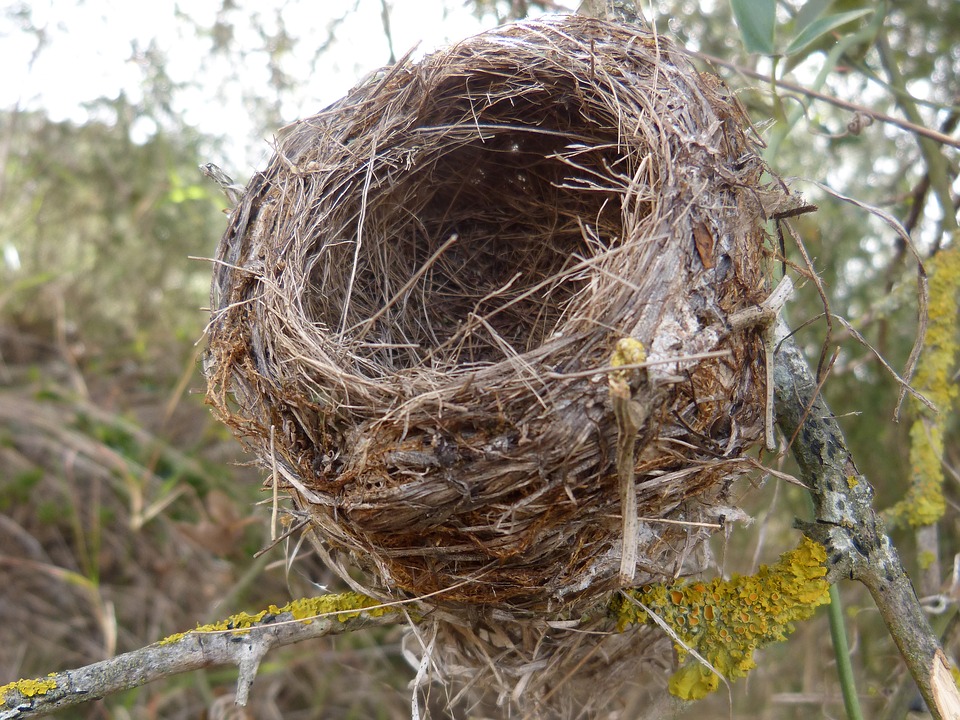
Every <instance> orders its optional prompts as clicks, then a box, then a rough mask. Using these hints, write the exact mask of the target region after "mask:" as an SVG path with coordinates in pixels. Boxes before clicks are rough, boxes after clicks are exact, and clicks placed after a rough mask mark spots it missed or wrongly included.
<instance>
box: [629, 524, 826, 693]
mask: <svg viewBox="0 0 960 720" xmlns="http://www.w3.org/2000/svg"><path fill="white" fill-rule="evenodd" d="M826 559H827V556H826V553H825V552H824V549H823V547H822V546H821V545H818V544H817V543H816V542H814V541H812V540H810V539H809V538H804V539H803V540H802V541H801V543H800V545H799V546H798V547H797V548H796V549H794V550H791V551H789V552H786V553H784V554H783V555H781V556H780V560H779V562H777V563H776V564H775V565H771V566H767V565H762V566H761V567H760V569H759V570H758V571H757V573H756V574H755V575H747V576H741V575H735V576H734V577H732V578H730V579H729V580H724V579H723V578H716V579H714V580H710V581H708V582H697V581H688V580H678V581H677V582H674V583H669V584H667V583H657V584H655V585H649V586H647V587H643V588H639V589H637V590H627V591H624V592H623V593H622V594H621V595H620V596H619V597H618V598H617V599H615V600H614V602H613V604H612V606H611V610H612V611H613V613H614V616H615V617H616V618H617V621H618V625H619V626H620V629H623V628H624V627H625V626H626V625H628V624H630V623H645V622H649V621H650V617H649V613H654V614H656V615H657V617H658V618H659V619H660V620H662V621H663V622H665V623H666V624H667V625H668V626H669V627H670V628H671V629H672V630H673V632H674V633H675V634H676V638H677V639H678V640H679V642H678V644H677V653H678V655H679V656H680V660H681V661H683V660H684V658H686V656H687V655H688V654H691V651H692V652H693V653H696V654H697V655H698V656H699V658H703V659H705V660H706V661H707V662H709V663H710V666H711V667H708V666H706V665H705V664H704V663H703V662H701V661H700V659H699V658H694V659H690V660H689V661H688V662H687V663H686V664H685V665H683V666H682V667H681V668H680V669H679V670H678V671H677V672H676V673H674V674H673V677H671V678H670V692H671V693H673V694H674V695H676V696H677V697H680V698H682V699H684V700H699V699H700V698H703V697H705V696H706V695H707V694H708V693H711V692H713V691H714V690H716V689H717V688H718V687H719V684H720V677H719V676H718V675H717V672H719V673H721V674H722V675H723V676H724V677H725V678H727V679H729V680H733V679H736V678H741V677H745V676H746V675H747V673H748V672H749V671H750V670H751V669H753V668H754V667H755V666H756V662H755V661H754V659H753V653H754V651H755V650H757V649H758V648H760V647H763V646H764V645H768V644H769V643H772V642H779V641H782V640H785V639H786V636H787V635H788V634H789V633H791V632H792V631H793V623H794V622H797V621H800V620H806V619H807V618H809V617H810V616H811V615H812V614H813V612H814V610H815V609H816V608H817V607H818V606H819V605H823V604H824V603H826V602H829V585H828V584H827V582H826V580H824V576H825V575H826V574H827V570H826V567H825V564H824V563H825V561H826ZM715 671H716V672H715Z"/></svg>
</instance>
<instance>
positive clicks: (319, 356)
mask: <svg viewBox="0 0 960 720" xmlns="http://www.w3.org/2000/svg"><path fill="white" fill-rule="evenodd" d="M746 125H747V122H746V118H745V117H744V116H743V114H742V111H741V109H740V106H739V105H738V104H737V103H736V101H735V100H734V99H731V97H730V96H729V94H728V93H727V92H726V90H725V88H724V87H723V86H722V84H721V83H720V82H719V81H718V80H717V79H716V78H714V77H713V76H708V75H703V74H700V73H698V72H697V71H696V70H695V69H694V68H693V67H692V66H691V65H690V63H689V62H688V61H687V59H686V57H685V56H684V55H682V54H681V53H680V52H679V51H677V50H676V49H675V48H674V47H673V45H672V44H671V43H670V42H668V41H667V40H665V39H664V38H661V37H658V36H656V35H654V34H651V33H650V32H648V31H646V30H643V29H641V28H635V27H624V26H618V25H614V24H609V23H605V22H601V21H597V20H591V19H587V18H582V17H564V18H550V19H546V20H541V21H529V22H524V23H520V24H515V25H509V26H505V27H501V28H498V29H496V30H493V31H491V32H487V33H484V34H481V35H478V36H476V37H473V38H470V39H468V40H465V41H463V42H461V43H459V44H457V45H455V46H453V47H451V48H449V49H447V50H443V51H440V52H438V53H436V54H433V55H430V56H428V57H426V58H425V59H423V60H422V61H419V62H410V61H408V60H403V61H401V62H399V63H398V64H397V65H395V66H393V67H392V68H389V69H387V70H384V71H381V72H380V73H378V74H375V75H374V76H372V77H370V78H369V79H368V80H366V81H365V82H364V83H362V84H361V85H360V86H358V87H357V88H355V89H354V90H353V91H351V92H350V93H349V94H348V95H347V96H346V97H345V98H343V99H342V100H340V101H339V102H337V103H335V104H334V105H332V106H330V107H329V108H327V109H326V110H324V111H323V112H321V113H319V114H318V115H315V116H313V117H310V118H307V119H305V120H302V121H299V122H297V123H294V124H293V125H291V126H289V127H287V128H285V129H284V130H283V131H282V133H281V136H280V138H279V142H278V145H277V149H276V153H275V155H274V157H273V159H272V160H271V161H270V164H269V166H268V167H267V169H266V170H265V171H263V172H260V173H257V174H256V175H255V176H254V177H253V179H252V180H251V181H250V183H249V185H248V186H247V189H246V194H245V195H244V197H243V199H242V201H241V203H240V204H239V206H238V207H237V208H236V209H235V210H234V211H233V214H232V216H231V220H230V225H229V227H228V229H227V231H226V233H225V235H224V237H223V239H222V241H221V243H220V246H219V249H218V253H217V262H216V268H215V276H214V283H213V303H212V307H213V308H214V310H213V317H212V320H211V323H210V326H209V342H210V345H209V353H208V357H207V359H206V363H205V367H206V373H207V377H208V381H209V400H210V402H211V403H212V404H213V406H214V408H215V410H216V412H217V413H218V414H219V416H220V417H221V418H222V419H223V420H224V421H225V422H226V423H227V424H228V425H230V426H231V427H232V428H233V429H234V430H235V431H236V432H237V434H238V435H239V436H240V437H241V438H242V439H243V440H244V441H245V442H247V443H248V444H249V445H250V446H251V447H252V449H253V450H254V451H255V452H256V453H257V454H258V456H259V457H260V459H261V460H262V462H263V463H264V465H265V467H267V468H276V472H277V473H278V474H279V476H280V477H279V480H280V482H281V486H284V485H285V486H286V487H287V490H288V491H289V493H290V494H291V495H292V496H293V497H294V499H295V501H296V502H297V504H298V505H299V506H300V507H301V508H302V509H304V510H306V511H307V512H308V513H309V514H310V516H311V517H312V520H313V527H314V530H315V533H314V535H315V539H316V543H317V545H318V547H319V548H320V549H321V551H322V552H323V553H325V554H326V555H328V556H329V557H330V560H331V562H333V563H334V564H335V565H338V566H340V567H341V570H342V572H343V574H344V575H345V576H347V577H349V578H351V581H352V582H357V580H356V577H357V576H356V573H353V574H352V575H351V574H350V570H351V568H356V567H357V566H359V567H360V568H362V569H363V570H364V571H366V574H365V579H364V580H362V581H360V582H362V583H363V585H364V586H365V588H366V589H367V591H368V592H379V593H381V594H390V593H394V594H395V593H405V594H408V595H410V596H424V595H430V602H431V603H433V604H434V605H435V606H439V607H441V608H443V609H444V611H445V612H452V613H454V614H457V613H459V615H458V616H459V617H466V615H464V614H463V613H465V612H466V610H465V608H468V607H469V608H474V609H473V610H470V613H473V614H474V615H473V616H477V614H482V615H484V617H487V618H489V617H492V616H491V615H490V613H494V614H496V613H500V614H501V616H505V617H506V616H509V617H519V616H522V615H524V614H525V613H527V612H531V611H532V612H535V613H537V614H538V615H539V616H540V617H544V616H545V615H549V616H552V617H555V616H556V613H559V612H572V611H574V609H575V608H578V607H586V606H591V605H596V604H597V603H602V602H603V599H604V598H606V597H608V596H609V593H610V592H611V591H612V590H613V589H615V588H616V587H618V571H619V569H620V568H619V565H620V558H621V554H622V535H623V523H622V519H621V516H620V507H621V502H620V497H619V490H618V489H619V480H618V468H617V463H616V460H617V447H618V424H617V420H616V418H615V416H614V412H613V409H612V406H611V399H610V387H611V384H610V382H609V380H610V378H611V369H610V364H611V356H612V354H613V353H614V350H615V348H616V347H617V343H618V341H619V340H621V339H623V338H633V339H635V340H637V341H639V342H640V343H641V344H642V346H643V348H644V349H645V351H646V355H647V359H648V362H649V363H653V364H649V365H648V366H647V367H644V368H637V367H634V368H630V367H628V368H626V369H620V370H618V371H617V372H619V373H620V375H619V376H618V377H619V378H620V379H621V380H622V381H623V382H624V383H626V385H627V386H628V387H629V391H628V392H629V393H632V398H631V402H633V403H634V405H638V406H640V407H641V408H642V409H643V410H644V412H645V413H646V419H645V421H644V422H643V427H642V428H640V430H639V432H638V435H639V438H640V442H638V443H637V448H636V454H635V460H636V463H635V468H634V469H635V479H636V499H637V512H638V516H639V517H640V518H641V520H640V523H639V529H638V537H637V539H638V544H637V567H636V572H637V579H636V582H637V583H638V584H639V583H643V582H647V581H652V580H657V579H662V578H664V577H673V576H675V575H677V574H680V573H686V572H689V571H690V569H691V563H690V558H692V557H694V554H695V553H694V551H695V550H696V549H697V548H698V547H699V546H700V544H701V543H702V541H703V540H704V539H705V538H706V537H708V536H709V534H710V532H711V529H710V528H709V527H705V526H704V525H702V524H698V523H714V524H715V523H716V517H717V514H718V513H721V512H722V510H718V509H717V506H722V505H723V504H724V503H725V502H726V496H727V493H728V489H729V486H730V483H731V482H732V481H733V480H734V479H735V478H736V477H738V476H739V475H741V474H742V473H743V472H745V470H746V468H747V465H748V463H747V462H746V461H745V459H744V453H745V452H747V451H748V450H750V449H751V448H753V447H754V446H755V445H756V444H757V442H758V440H759V439H760V438H761V437H762V436H763V417H764V380H763V378H764V371H763V369H764V368H763V351H762V342H761V338H760V332H759V329H755V328H747V329H745V330H738V331H735V332H732V331H731V330H730V327H729V325H728V322H727V318H728V317H729V316H730V315H732V314H733V313H736V312H737V311H739V310H743V309H746V308H751V307H754V306H755V305H756V304H758V303H760V302H761V301H762V300H763V299H764V298H765V297H766V295H767V294H768V293H769V281H768V277H767V272H766V268H767V264H768V263H767V259H766V251H765V250H764V242H765V239H766V238H765V235H764V232H763V229H762V228H763V221H764V219H765V217H766V213H765V210H764V206H766V207H767V208H768V209H769V208H770V207H771V205H772V204H775V203H777V202H779V201H780V200H782V199H783V197H784V196H783V194H782V191H781V190H780V189H779V188H778V187H769V186H764V185H761V173H762V172H763V170H764V169H765V168H764V165H763V163H762V161H761V159H760V158H759V156H758V154H757V152H756V147H755V144H754V142H753V141H752V140H751V138H750V137H749V136H748V134H747V132H746V131H745V130H744V127H745V126H746ZM705 353H706V354H707V356H706V357H705V356H704V354H705ZM711 353H712V355H711ZM718 355H719V356H718ZM271 445H272V446H273V451H272V452H271ZM663 521H668V522H663ZM714 526H715V525H714ZM631 570H632V568H631ZM468 614H469V613H468ZM498 617H499V616H498ZM470 626H471V625H470V622H467V623H466V624H465V627H470ZM448 630H449V628H448ZM450 632H453V631H450ZM470 632H473V631H472V630H471V631H470ZM518 632H520V631H518ZM520 634H522V632H521V633H520ZM541 637H544V636H542V635H541ZM516 639H517V636H515V637H514V640H516ZM454 644H455V643H454ZM521 645H522V643H521ZM541 645H542V642H541ZM474 651H476V647H474ZM471 652H473V651H471ZM471 652H465V653H461V655H460V657H465V656H467V655H470V654H471ZM521 674H522V673H521ZM515 680H516V678H515ZM544 687H546V686H544ZM544 692H549V691H548V690H546V691H544Z"/></svg>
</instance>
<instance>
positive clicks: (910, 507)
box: [886, 244, 960, 527]
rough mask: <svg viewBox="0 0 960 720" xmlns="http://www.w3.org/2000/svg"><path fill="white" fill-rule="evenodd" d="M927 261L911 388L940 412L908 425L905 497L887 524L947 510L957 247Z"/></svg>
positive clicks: (915, 521) (935, 516) (916, 523)
mask: <svg viewBox="0 0 960 720" xmlns="http://www.w3.org/2000/svg"><path fill="white" fill-rule="evenodd" d="M927 265H928V272H929V277H930V306H929V309H928V321H927V336H926V340H925V341H924V348H923V354H922V355H921V356H920V362H919V364H918V365H917V374H916V377H915V378H914V381H913V386H914V387H915V388H916V389H917V391H919V392H921V393H923V395H924V396H926V397H927V398H929V400H930V401H931V402H933V404H934V405H936V407H937V409H938V410H939V411H940V412H939V414H936V413H932V412H929V411H927V410H925V409H924V408H919V410H918V416H917V418H916V419H915V420H914V421H913V425H911V426H910V475H911V477H910V488H909V490H908V491H907V494H906V496H905V497H904V498H903V499H902V500H900V502H898V503H897V504H895V505H894V506H893V507H891V508H890V509H888V510H887V512H886V517H887V520H888V521H889V522H890V523H892V524H896V525H908V526H910V527H921V526H923V525H931V524H933V523H935V522H937V520H939V519H940V517H941V516H942V515H943V512H944V510H945V508H946V503H945V501H944V499H943V489H942V487H943V464H942V462H943V460H942V458H943V434H944V428H945V426H946V422H947V419H948V418H949V416H950V412H951V410H952V409H953V406H954V404H955V403H956V400H957V392H958V390H957V384H956V383H955V382H954V381H953V373H954V367H955V365H956V360H957V352H958V343H957V326H958V304H957V294H958V292H960V291H958V288H960V248H958V247H956V245H955V244H951V245H950V246H949V247H947V248H945V249H943V250H941V251H940V253H939V254H938V255H937V256H936V257H935V258H933V260H931V261H930V262H929V263H928V264H927Z"/></svg>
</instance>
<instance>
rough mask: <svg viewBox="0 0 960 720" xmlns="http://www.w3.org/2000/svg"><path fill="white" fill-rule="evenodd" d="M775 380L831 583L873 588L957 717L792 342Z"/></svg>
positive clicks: (918, 670) (837, 435)
mask: <svg viewBox="0 0 960 720" xmlns="http://www.w3.org/2000/svg"><path fill="white" fill-rule="evenodd" d="M774 378H775V383H776V396H777V422H778V423H779V425H780V428H781V430H783V432H784V434H785V435H786V436H787V437H789V438H791V439H792V449H793V455H794V457H795V458H796V460H797V463H798V464H799V466H800V472H801V475H802V477H803V479H804V481H805V482H806V484H807V485H808V486H809V487H810V492H811V496H812V499H813V504H814V514H815V519H814V522H812V523H804V524H803V525H802V529H803V531H804V532H805V533H806V534H807V535H808V536H810V537H811V538H813V539H814V540H817V541H818V542H820V543H821V544H822V545H823V546H824V547H826V548H827V553H828V567H829V568H830V572H829V575H828V579H830V580H831V581H836V580H839V579H840V578H841V577H849V578H850V579H852V580H859V581H860V582H862V583H863V584H864V585H865V586H866V587H867V589H868V590H869V591H870V594H871V595H872V596H873V599H874V602H876V604H877V608H878V609H879V610H880V615H881V617H883V620H884V622H885V623H886V625H887V629H888V630H889V631H890V634H891V635H892V636H893V639H894V642H896V644H897V647H898V648H899V649H900V654H901V655H902V656H903V659H904V661H905V662H906V664H907V667H908V669H909V670H910V674H911V675H913V679H914V681H915V682H916V683H917V686H918V687H919V688H920V693H921V694H922V695H923V698H924V700H926V702H927V706H928V707H929V708H930V710H931V712H932V713H933V715H934V717H935V718H954V717H957V712H958V711H960V693H958V691H957V687H956V685H955V684H954V682H953V678H952V676H951V674H950V669H949V664H948V663H947V660H946V658H945V656H944V654H943V650H942V649H941V647H940V643H939V642H938V640H937V637H936V636H935V635H934V634H933V631H932V630H931V629H930V626H929V624H928V623H927V619H926V616H925V615H924V613H923V610H922V608H921V607H920V603H919V602H918V600H917V596H916V593H915V592H914V589H913V585H912V584H911V583H910V579H909V578H908V577H907V574H906V572H905V571H904V569H903V565H902V564H901V562H900V558H899V556H898V555H897V551H896V548H894V546H893V543H891V541H890V538H889V537H887V535H886V531H885V530H884V527H883V522H882V521H881V519H880V517H879V516H878V515H877V513H876V512H875V511H874V509H873V506H872V500H873V488H872V487H871V486H870V483H869V482H868V481H867V479H866V478H865V477H864V476H863V475H861V474H860V472H859V471H858V470H857V467H856V464H855V463H854V461H853V457H852V456H851V455H850V451H849V450H848V449H847V446H846V441H845V440H844V437H843V433H842V431H841V430H840V426H839V424H838V423H837V421H836V420H835V419H834V417H833V415H832V413H831V412H830V409H829V408H828V407H827V405H826V403H825V402H824V401H823V398H821V397H820V395H819V393H818V392H817V384H816V381H815V380H814V378H813V375H812V374H811V372H810V368H809V367H808V366H807V362H806V360H805V358H804V357H803V354H802V353H801V352H800V349H799V348H798V347H797V346H796V343H794V342H793V341H792V340H790V339H787V340H784V341H783V342H782V344H781V348H780V350H779V351H778V352H777V363H776V366H775V369H774Z"/></svg>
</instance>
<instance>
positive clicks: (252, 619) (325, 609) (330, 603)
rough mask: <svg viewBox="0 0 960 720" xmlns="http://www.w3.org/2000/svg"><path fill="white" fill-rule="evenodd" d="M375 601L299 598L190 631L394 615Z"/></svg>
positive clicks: (165, 642) (364, 598)
mask: <svg viewBox="0 0 960 720" xmlns="http://www.w3.org/2000/svg"><path fill="white" fill-rule="evenodd" d="M381 605H382V604H381V603H380V601H378V600H374V599H373V598H370V597H367V596H366V595H361V594H360V593H353V592H348V593H341V594H339V595H319V596H317V597H312V598H300V599H297V600H294V601H292V602H289V603H287V604H286V605H284V606H283V607H278V606H276V605H271V606H270V607H268V608H267V609H266V610H261V611H260V612H258V613H254V614H251V613H247V612H241V613H237V614H236V615H231V616H230V617H228V618H224V619H223V620H218V621H217V622H215V623H210V624H208V625H198V626H197V627H196V629H194V630H191V631H190V632H194V633H202V632H223V631H225V630H237V631H243V630H247V629H249V628H251V627H254V626H256V625H260V624H263V623H264V621H265V620H266V619H267V618H272V617H277V616H278V615H282V614H284V613H290V614H291V615H293V618H294V620H301V621H303V622H305V623H309V622H310V621H311V620H312V619H314V618H318V617H330V616H332V617H335V618H336V619H337V620H339V621H340V622H345V621H347V620H350V619H352V618H356V617H359V616H360V615H361V614H362V613H364V612H365V613H367V614H368V615H370V616H372V617H380V616H382V615H385V614H386V613H388V612H394V608H391V607H382V606H381ZM185 635H187V633H176V634H174V635H170V636H168V637H165V638H164V639H163V640H161V641H160V642H159V644H160V645H169V644H171V643H174V642H177V641H178V640H180V639H182V638H183V637H184V636H185Z"/></svg>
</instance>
